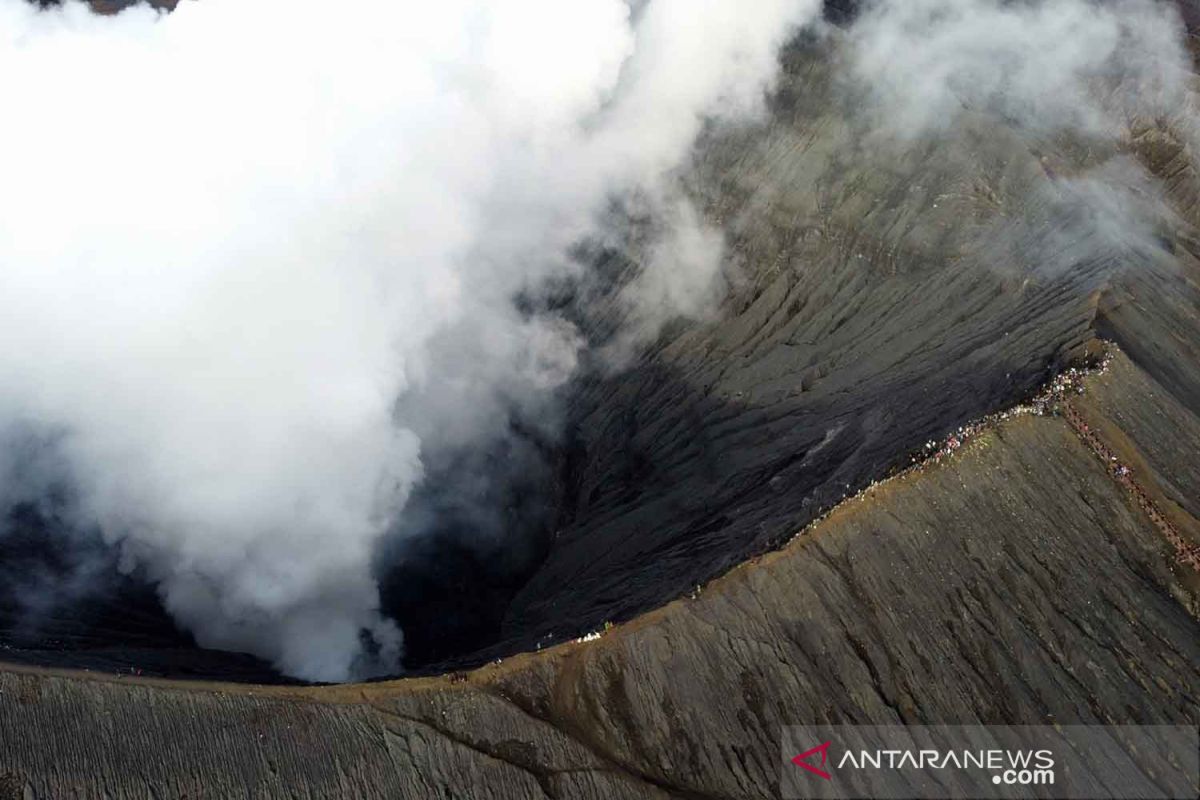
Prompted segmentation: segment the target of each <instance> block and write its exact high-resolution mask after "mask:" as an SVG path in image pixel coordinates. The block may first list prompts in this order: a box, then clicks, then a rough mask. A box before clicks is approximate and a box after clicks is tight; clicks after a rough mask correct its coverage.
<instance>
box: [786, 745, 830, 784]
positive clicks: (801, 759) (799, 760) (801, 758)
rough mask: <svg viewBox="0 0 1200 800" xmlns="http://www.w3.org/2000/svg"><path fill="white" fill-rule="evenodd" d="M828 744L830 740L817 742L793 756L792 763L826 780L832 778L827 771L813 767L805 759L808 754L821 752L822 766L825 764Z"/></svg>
mask: <svg viewBox="0 0 1200 800" xmlns="http://www.w3.org/2000/svg"><path fill="white" fill-rule="evenodd" d="M830 744H831V742H825V744H819V745H817V746H816V747H814V748H813V749H811V750H805V751H804V752H803V753H801V754H800V755H798V756H796V757H795V758H793V759H792V763H793V764H795V765H796V766H797V767H800V768H801V769H806V770H808V771H809V772H811V773H812V774H814V775H820V776H821V777H822V778H824V779H825V780H827V781H828V780H832V778H831V777H830V775H829V773H828V772H826V771H825V770H823V769H817V768H816V767H814V766H813V765H812V764H809V763H808V761H806V760H805V759H807V758H808V757H809V756H812V755H816V754H817V753H820V754H821V766H822V767H823V766H825V757H826V756H827V755H828V753H829V745H830Z"/></svg>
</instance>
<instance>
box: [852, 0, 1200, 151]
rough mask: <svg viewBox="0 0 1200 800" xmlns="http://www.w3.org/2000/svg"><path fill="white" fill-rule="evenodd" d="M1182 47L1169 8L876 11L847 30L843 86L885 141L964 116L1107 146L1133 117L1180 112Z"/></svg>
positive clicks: (890, 4)
mask: <svg viewBox="0 0 1200 800" xmlns="http://www.w3.org/2000/svg"><path fill="white" fill-rule="evenodd" d="M1183 42H1184V36H1183V28H1182V23H1181V21H1180V19H1179V15H1178V11H1177V9H1176V7H1175V5H1174V4H1173V3H1168V2H1163V1H1162V0H1109V2H1103V3H1098V2H1093V1H1092V0H1034V1H1033V2H1001V1H1000V0H881V1H880V2H876V3H873V4H871V5H870V6H869V8H868V10H867V11H865V12H864V13H863V16H862V18H861V19H860V20H859V21H857V22H856V23H855V24H854V26H853V28H852V29H851V32H850V34H849V42H848V45H849V49H848V58H847V64H848V67H849V75H848V77H849V78H850V79H851V80H852V81H855V82H856V83H857V85H858V86H859V87H860V89H861V90H863V91H864V92H865V96H866V97H867V98H868V99H869V100H870V101H871V103H870V106H869V107H870V109H871V110H872V111H873V112H874V114H875V119H876V121H877V122H878V123H879V124H880V126H881V127H882V128H883V130H884V131H885V132H886V133H887V134H888V135H889V136H899V137H903V138H904V139H911V138H913V137H916V136H921V135H923V134H926V133H930V132H937V131H942V130H945V129H947V128H949V127H950V126H952V125H953V124H954V123H955V121H956V120H957V119H958V117H959V116H960V114H961V113H962V112H963V111H964V110H969V111H975V112H984V113H991V114H994V115H996V116H997V117H999V118H1000V119H1001V120H1002V121H1005V122H1008V123H1012V124H1016V125H1019V126H1021V127H1024V128H1028V129H1030V130H1032V131H1035V132H1038V133H1050V134H1053V133H1056V132H1060V131H1064V130H1070V131H1072V132H1074V133H1076V134H1079V133H1085V134H1091V135H1107V134H1113V133H1116V132H1119V130H1120V126H1121V124H1122V123H1123V122H1124V121H1125V115H1127V114H1129V113H1134V112H1138V113H1145V114H1155V113H1174V112H1175V111H1176V110H1178V108H1179V107H1180V104H1181V103H1183V102H1184V101H1185V96H1186V87H1187V82H1188V81H1189V80H1190V75H1191V70H1190V67H1189V59H1188V56H1187V52H1186V50H1185V48H1184V45H1183Z"/></svg>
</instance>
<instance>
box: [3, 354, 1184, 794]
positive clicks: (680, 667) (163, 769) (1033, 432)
mask: <svg viewBox="0 0 1200 800" xmlns="http://www.w3.org/2000/svg"><path fill="white" fill-rule="evenodd" d="M1087 383H1088V387H1089V390H1088V392H1087V394H1085V395H1083V396H1082V397H1079V396H1075V395H1073V394H1071V395H1068V397H1067V400H1068V402H1069V403H1070V404H1071V406H1072V407H1078V408H1079V410H1080V412H1081V413H1083V414H1085V415H1086V416H1087V417H1088V418H1089V419H1091V420H1092V422H1091V424H1090V427H1092V428H1095V429H1097V430H1099V431H1100V434H1099V436H1100V439H1101V440H1103V441H1105V442H1115V441H1116V440H1117V439H1118V438H1119V439H1120V444H1119V445H1117V444H1114V445H1112V446H1113V447H1116V448H1118V449H1121V450H1122V451H1123V452H1126V453H1128V454H1129V455H1131V456H1135V457H1137V458H1138V459H1139V460H1137V461H1133V463H1134V464H1135V465H1136V466H1135V467H1134V470H1133V475H1134V482H1129V481H1125V480H1123V479H1122V478H1120V477H1119V476H1118V475H1117V474H1116V472H1115V471H1114V469H1113V467H1112V465H1111V464H1108V463H1105V462H1104V461H1102V460H1101V459H1100V458H1099V457H1098V456H1097V452H1096V450H1095V449H1094V447H1093V446H1092V445H1090V444H1089V443H1088V441H1087V440H1086V439H1085V438H1083V437H1081V436H1080V434H1079V432H1078V431H1077V430H1076V428H1074V427H1072V424H1071V422H1070V421H1069V419H1068V417H1067V416H1065V415H1062V414H1052V415H1047V416H1034V415H1030V414H1026V415H1020V416H1015V417H1011V418H1009V419H1007V420H1004V421H1001V422H999V423H996V424H994V425H992V426H989V427H987V428H985V429H984V430H983V431H982V432H980V433H978V434H977V435H976V436H974V437H972V439H971V440H970V442H969V443H968V444H967V445H966V446H964V447H963V448H960V449H959V450H957V451H956V452H954V453H953V454H951V455H948V456H945V457H942V458H940V459H938V460H937V461H936V462H929V463H927V464H926V465H924V466H922V467H918V468H915V469H913V470H910V471H908V472H906V473H905V474H903V475H901V476H899V477H897V478H894V479H892V480H890V481H888V482H886V483H884V484H880V485H877V486H875V487H873V488H871V489H869V490H868V491H867V492H865V493H864V494H862V495H860V496H859V497H856V498H854V499H852V500H849V501H847V502H846V503H843V504H842V505H841V506H839V507H838V508H837V509H835V510H834V511H833V513H831V514H830V515H829V516H828V517H826V518H825V519H823V520H821V521H819V522H817V523H816V524H814V525H812V526H811V527H809V528H807V529H806V530H805V531H804V532H803V533H802V534H801V535H800V536H798V537H797V538H796V539H795V540H794V541H793V542H791V543H790V544H789V545H788V546H787V547H786V548H784V549H783V550H781V551H779V552H777V553H773V554H771V555H769V556H766V557H764V558H762V559H759V560H757V561H755V562H753V563H750V564H747V565H745V566H742V567H740V568H738V569H736V570H734V571H733V572H731V573H730V574H729V575H727V576H725V577H723V578H721V579H719V580H717V581H715V582H713V583H711V584H709V585H708V586H706V587H704V588H703V590H702V591H701V592H699V593H698V594H697V595H696V596H695V597H694V598H689V599H683V600H679V601H676V602H674V603H671V604H669V605H668V606H666V607H664V608H663V609H661V610H659V611H656V612H653V613H651V614H648V615H645V616H643V617H642V618H640V619H638V620H637V621H636V622H633V623H631V624H629V625H624V626H618V627H616V628H614V629H612V630H611V631H608V632H607V633H605V634H604V635H603V636H602V637H601V638H599V639H598V640H596V641H591V642H585V643H568V644H564V645H561V646H559V647H556V648H553V649H551V650H548V651H544V652H542V653H538V654H528V655H522V656H518V657H515V658H513V659H509V660H506V661H504V662H503V663H500V664H496V665H491V666H488V667H485V668H483V669H480V670H478V671H476V672H473V673H470V674H466V675H452V676H447V677H444V678H436V679H434V678H431V679H414V680H408V681H396V682H389V683H379V684H368V685H363V686H346V687H326V688H311V689H298V688H296V689H289V688H283V687H275V688H271V687H260V688H255V689H246V688H239V687H235V686H221V685H215V684H208V685H199V684H197V685H186V684H169V683H157V684H153V683H148V682H134V681H132V680H129V679H115V678H113V677H111V676H109V677H103V676H100V675H93V676H68V675H47V674H39V673H22V672H16V671H9V672H5V673H2V674H0V692H3V695H2V697H3V702H2V704H0V741H3V742H5V747H4V748H3V750H0V774H2V775H5V776H6V777H5V778H4V782H0V787H6V788H7V790H8V795H4V794H2V793H0V796H12V797H22V796H24V797H61V796H79V797H99V796H106V797H113V798H121V797H145V796H184V795H187V796H189V797H220V796H227V795H228V794H230V793H234V792H236V793H238V794H248V795H249V796H268V795H290V796H304V797H308V796H313V797H327V796H354V797H414V798H415V797H429V796H434V795H439V794H452V795H458V794H465V793H470V796H472V797H536V796H548V797H597V798H600V797H651V796H678V797H762V796H764V795H769V794H770V793H771V792H772V791H773V786H775V784H776V781H777V780H778V765H777V763H776V761H775V759H776V757H777V750H778V741H777V736H778V731H779V727H780V726H781V725H785V724H788V723H794V722H797V721H805V722H808V723H815V722H826V721H828V722H857V723H867V722H876V723H888V722H947V723H950V722H954V723H967V722H974V721H986V722H993V723H1001V722H1009V723H1025V724H1027V723H1030V722H1032V721H1046V722H1055V723H1061V724H1067V723H1072V722H1096V723H1116V722H1124V723H1131V722H1135V723H1152V722H1153V723H1165V722H1194V721H1195V720H1196V719H1197V718H1198V715H1200V705H1198V704H1197V699H1196V698H1197V697H1198V696H1200V623H1198V621H1197V618H1196V616H1195V610H1196V608H1197V597H1198V595H1197V589H1198V588H1200V583H1198V582H1197V580H1196V578H1197V574H1196V572H1195V571H1194V568H1193V567H1190V566H1187V565H1184V564H1182V563H1180V560H1179V558H1178V554H1177V553H1176V551H1175V549H1174V548H1173V547H1172V546H1171V545H1170V544H1169V543H1168V542H1167V541H1166V540H1165V539H1164V537H1163V534H1162V530H1161V528H1160V527H1159V526H1158V525H1156V523H1155V522H1154V521H1153V520H1152V518H1151V517H1150V516H1148V515H1147V512H1146V508H1145V507H1144V506H1143V505H1141V504H1140V503H1139V500H1138V496H1139V493H1140V492H1144V493H1145V494H1146V495H1148V496H1150V497H1154V498H1164V497H1169V496H1171V494H1172V493H1173V492H1177V491H1178V492H1183V493H1184V494H1185V496H1187V497H1191V498H1194V497H1196V496H1198V495H1200V492H1198V491H1197V490H1198V489H1200V484H1197V482H1196V474H1195V470H1194V464H1192V463H1191V456H1192V454H1193V453H1195V452H1196V448H1197V447H1198V446H1200V419H1197V417H1196V416H1195V415H1191V414H1189V413H1187V412H1186V411H1184V410H1183V409H1182V408H1181V407H1180V406H1179V405H1178V404H1177V403H1176V402H1175V401H1174V400H1173V399H1172V398H1170V396H1169V395H1168V394H1167V393H1165V392H1164V391H1163V390H1162V388H1161V386H1158V385H1157V384H1156V383H1155V382H1154V380H1153V379H1152V378H1150V377H1149V376H1147V375H1146V374H1145V373H1144V372H1143V371H1141V370H1140V369H1139V368H1137V367H1136V366H1134V365H1133V364H1132V363H1131V362H1129V361H1128V359H1126V358H1125V357H1123V356H1119V357H1118V358H1117V359H1116V360H1115V362H1114V363H1113V365H1112V366H1111V368H1110V369H1109V371H1108V372H1107V373H1106V374H1105V375H1103V376H1099V377H1093V378H1090V379H1088V381H1087ZM1167 437H1176V438H1174V439H1168V438H1167ZM1165 441H1175V442H1178V443H1179V445H1180V446H1179V447H1177V448H1175V449H1173V450H1167V449H1165V448H1163V447H1162V446H1161V445H1160V444H1159V443H1161V442H1165ZM1143 464H1145V465H1147V466H1145V467H1143V466H1142V465H1143ZM1150 465H1153V466H1150ZM1160 471H1161V473H1162V474H1167V475H1170V476H1171V480H1172V482H1173V483H1172V484H1171V485H1170V486H1168V485H1165V484H1163V483H1160V482H1159V479H1158V477H1157V476H1158V475H1159V474H1160ZM1170 513H1172V514H1173V515H1176V516H1175V518H1176V519H1178V520H1179V521H1180V522H1181V523H1182V522H1183V521H1188V524H1190V525H1192V526H1193V530H1194V526H1195V524H1196V522H1197V520H1196V518H1195V517H1194V516H1191V515H1190V514H1185V513H1184V512H1182V511H1181V510H1180V509H1173V510H1172V511H1171V512H1170ZM1192 544H1193V545H1194V544H1195V540H1192ZM713 698H720V702H713ZM23 792H24V794H22V793H23Z"/></svg>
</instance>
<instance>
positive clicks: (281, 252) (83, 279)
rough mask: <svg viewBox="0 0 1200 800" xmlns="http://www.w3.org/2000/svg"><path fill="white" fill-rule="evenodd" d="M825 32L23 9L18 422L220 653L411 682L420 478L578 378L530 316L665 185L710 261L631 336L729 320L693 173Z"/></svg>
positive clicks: (12, 279) (657, 21)
mask: <svg viewBox="0 0 1200 800" xmlns="http://www.w3.org/2000/svg"><path fill="white" fill-rule="evenodd" d="M818 10H819V4H818V2H817V0H763V2H756V3H753V4H746V3H741V2H737V0H705V1H704V2H698V1H697V0H652V2H649V3H646V4H639V5H638V6H637V7H636V8H634V9H631V8H630V7H629V6H628V5H627V4H626V3H625V2H621V0H577V1H576V2H571V3H563V2H558V1H557V0H504V2H494V3H489V2H483V0H449V1H447V2H436V3H429V2H397V1H396V0H352V1H351V2H337V3H333V2H328V0H197V1H196V2H190V1H189V0H184V2H181V3H180V5H179V7H178V9H177V10H176V11H175V12H174V13H172V14H159V13H157V12H154V11H152V10H151V9H149V8H147V7H145V6H137V7H133V8H131V9H128V10H126V11H124V12H122V13H121V14H119V15H117V16H115V17H98V16H96V15H94V14H92V13H91V12H90V11H89V10H88V9H87V7H86V6H85V5H84V4H83V3H82V2H79V0H68V2H67V3H66V4H65V5H64V6H62V7H60V8H54V9H50V10H46V11H39V10H37V9H36V8H35V7H34V6H31V5H30V4H28V3H27V2H25V0H0V113H2V114H3V123H2V124H0V176H2V180H3V183H2V184H0V341H2V342H3V346H2V347H0V427H2V428H4V429H11V430H13V431H26V430H33V431H44V432H45V433H44V434H39V435H44V436H45V437H47V440H48V441H53V442H54V443H55V448H56V450H55V455H54V457H53V458H49V457H47V458H45V459H43V461H45V462H46V463H55V464H57V463H63V464H66V465H68V466H67V467H65V468H64V469H65V470H66V471H67V472H69V477H70V479H71V481H72V484H73V487H74V494H73V496H74V497H77V498H78V500H77V502H76V503H75V505H74V509H73V510H74V512H75V514H76V515H77V517H78V524H79V525H81V526H96V527H98V528H99V529H100V531H101V532H102V533H103V535H104V536H105V538H106V539H107V540H108V541H110V542H113V543H119V544H120V547H121V548H122V553H123V558H124V561H125V563H126V565H127V566H128V567H130V568H132V567H133V566H134V565H137V566H140V567H141V568H143V569H145V570H146V571H147V572H148V573H149V574H150V575H151V576H152V577H153V579H155V580H156V581H158V582H159V587H160V592H161V594H162V596H163V598H164V601H165V603H166V605H167V607H168V609H169V610H170V611H171V612H172V613H173V614H175V615H176V617H177V618H178V619H179V620H180V621H181V622H182V623H183V624H184V625H186V626H187V627H188V628H189V629H190V630H192V631H193V632H194V633H195V634H196V636H197V638H198V640H199V642H200V643H201V644H202V645H205V646H210V647H217V648H226V649H233V650H242V651H248V652H252V653H256V654H258V655H261V656H263V657H265V658H268V659H270V660H272V661H273V662H274V663H275V664H276V665H277V666H278V667H279V668H280V669H281V670H283V671H284V672H286V673H288V674H291V675H296V676H300V677H304V678H309V679H316V680H335V681H336V680H345V679H348V678H352V677H360V676H363V675H369V674H373V673H376V672H379V671H387V670H394V669H395V668H396V665H397V659H398V656H399V652H400V648H401V634H400V632H399V631H398V630H397V629H396V627H395V625H394V624H392V623H391V622H389V621H387V620H385V619H383V618H382V616H381V614H380V613H379V599H378V590H377V587H376V585H375V582H374V579H373V578H372V575H371V558H372V553H373V551H374V548H375V546H376V544H377V542H378V540H379V537H380V536H381V535H382V533H383V531H384V530H385V529H386V528H387V527H388V525H389V523H390V521H392V520H393V519H394V518H395V517H396V515H398V514H401V513H402V509H403V507H404V504H405V501H406V498H407V496H408V494H409V492H410V490H411V489H412V487H413V486H414V485H415V484H416V483H417V482H418V481H419V480H420V478H421V474H422V466H421V454H422V452H423V451H430V450H431V449H436V448H439V447H448V446H460V445H462V444H463V443H469V442H470V441H472V439H473V437H479V436H487V435H491V434H493V433H494V432H495V431H496V429H497V428H498V426H500V425H501V424H502V420H500V419H499V418H500V417H502V416H503V415H502V414H499V413H498V412H497V403H498V400H497V398H498V397H500V396H501V395H503V396H504V397H506V398H509V399H511V398H513V397H516V398H518V399H521V398H526V399H528V400H529V402H537V400H536V398H537V397H539V396H540V395H541V394H542V393H544V391H545V390H546V389H548V388H551V387H553V386H554V385H556V384H558V383H561V382H562V381H563V380H565V379H566V378H567V377H568V376H569V375H570V373H571V371H572V369H573V368H574V360H575V357H576V353H577V350H578V348H579V346H580V344H579V342H580V340H579V338H578V335H577V334H576V332H574V331H573V330H572V329H571V328H570V326H569V325H567V324H566V323H564V322H562V321H561V320H556V319H553V318H545V317H534V318H532V319H529V318H526V317H523V316H522V315H521V314H519V313H518V312H517V310H516V309H515V308H514V306H513V303H512V298H513V296H514V294H516V293H517V292H518V291H520V290H521V289H522V288H525V287H528V286H531V285H536V284H537V283H538V282H539V281H542V280H545V279H547V278H551V277H557V276H563V275H569V274H572V273H573V272H574V271H578V270H579V269H581V267H580V266H579V265H577V264H574V263H573V262H572V261H571V259H570V258H569V257H568V256H567V253H568V250H569V247H570V245H572V244H573V243H574V242H576V241H578V240H579V239H580V238H581V237H583V236H586V235H589V234H590V233H592V232H593V231H594V229H595V226H596V224H597V222H596V220H597V219H599V218H600V216H601V211H602V210H603V208H604V206H605V204H606V202H608V201H609V200H610V199H611V198H612V197H614V196H619V195H621V194H622V193H627V192H640V193H643V194H645V195H647V196H650V197H659V198H664V203H665V204H666V206H665V210H666V211H668V213H667V215H666V216H667V217H668V218H670V219H671V220H672V221H673V222H674V223H675V224H674V225H673V226H671V227H670V233H669V235H668V236H667V237H666V239H665V241H678V242H684V243H688V248H686V249H684V250H681V251H679V252H676V253H673V254H672V255H671V256H670V257H665V256H662V257H656V258H653V259H651V260H650V261H649V262H648V263H647V265H646V270H647V271H646V273H645V274H644V275H643V278H642V280H643V281H644V283H645V285H646V286H647V287H649V288H651V289H652V291H647V292H645V293H644V299H643V300H636V299H635V300H633V301H632V302H633V304H634V306H635V308H634V312H633V313H632V317H634V318H636V321H637V325H638V326H639V329H646V328H647V326H649V327H650V328H653V325H655V324H661V321H662V320H665V319H667V318H669V317H670V316H671V315H673V314H678V313H695V312H697V311H699V310H700V308H699V307H700V305H702V303H703V301H704V300H705V298H707V297H709V296H710V294H709V292H708V289H707V288H706V287H709V286H710V285H711V282H712V281H715V280H718V279H719V271H720V263H721V257H720V238H719V236H716V235H714V234H713V233H711V232H709V231H707V229H706V228H705V227H704V225H703V223H702V222H701V221H700V220H699V219H698V218H697V217H696V215H695V214H694V212H690V211H688V210H685V211H682V212H680V211H678V209H679V208H685V209H686V204H685V203H683V201H681V200H679V199H678V198H679V194H678V192H677V190H676V188H675V187H674V185H673V182H672V179H671V177H670V176H671V174H672V171H673V170H675V169H677V168H679V167H680V166H681V165H683V164H684V163H685V162H686V159H687V158H688V155H689V150H690V147H691V145H692V142H693V141H694V140H695V138H696V135H697V133H698V132H699V130H700V126H701V125H702V124H703V122H704V120H705V118H707V117H713V116H718V117H719V116H730V115H745V114H752V113H757V111H758V110H759V107H760V104H761V100H762V96H763V93H764V90H765V89H766V88H767V87H768V85H769V82H770V80H771V78H772V76H773V74H774V72H775V68H776V62H775V58H776V52H777V49H778V48H779V46H780V45H781V44H782V43H783V42H784V41H785V40H786V39H787V37H788V36H789V35H790V34H791V33H792V32H793V31H794V30H795V28H796V26H798V25H802V24H805V23H807V22H809V21H810V20H812V19H813V18H814V17H815V16H816V14H817V13H818ZM681 204H682V205H681ZM676 287H682V288H676ZM435 344H436V346H435ZM398 398H404V403H403V404H401V406H399V408H401V409H402V410H403V413H404V414H408V415H410V416H408V417H401V418H399V419H397V418H396V416H395V410H396V408H397V405H396V403H397V400H398ZM10 455H11V454H10ZM5 469H10V467H6V468H5ZM0 474H4V470H0ZM61 478H62V476H54V478H53V479H54V480H60V479H61ZM50 479H51V478H50V477H47V479H46V480H47V481H49V480H50ZM25 482H26V483H28V482H29V479H28V476H27V478H26V480H25ZM33 482H34V483H37V481H33ZM20 490H21V491H23V492H25V493H27V494H28V493H35V492H36V491H37V487H30V486H26V485H22V486H21V487H20ZM14 491H17V490H16V489H14V488H13V487H6V489H5V492H7V493H8V495H11V494H12V492H14ZM0 494H2V493H0ZM5 499H6V500H12V499H13V498H12V497H11V496H7V495H6V496H5ZM362 631H369V632H370V638H371V639H373V640H374V644H372V645H371V646H369V647H364V642H363V640H362V634H361V632H362Z"/></svg>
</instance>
